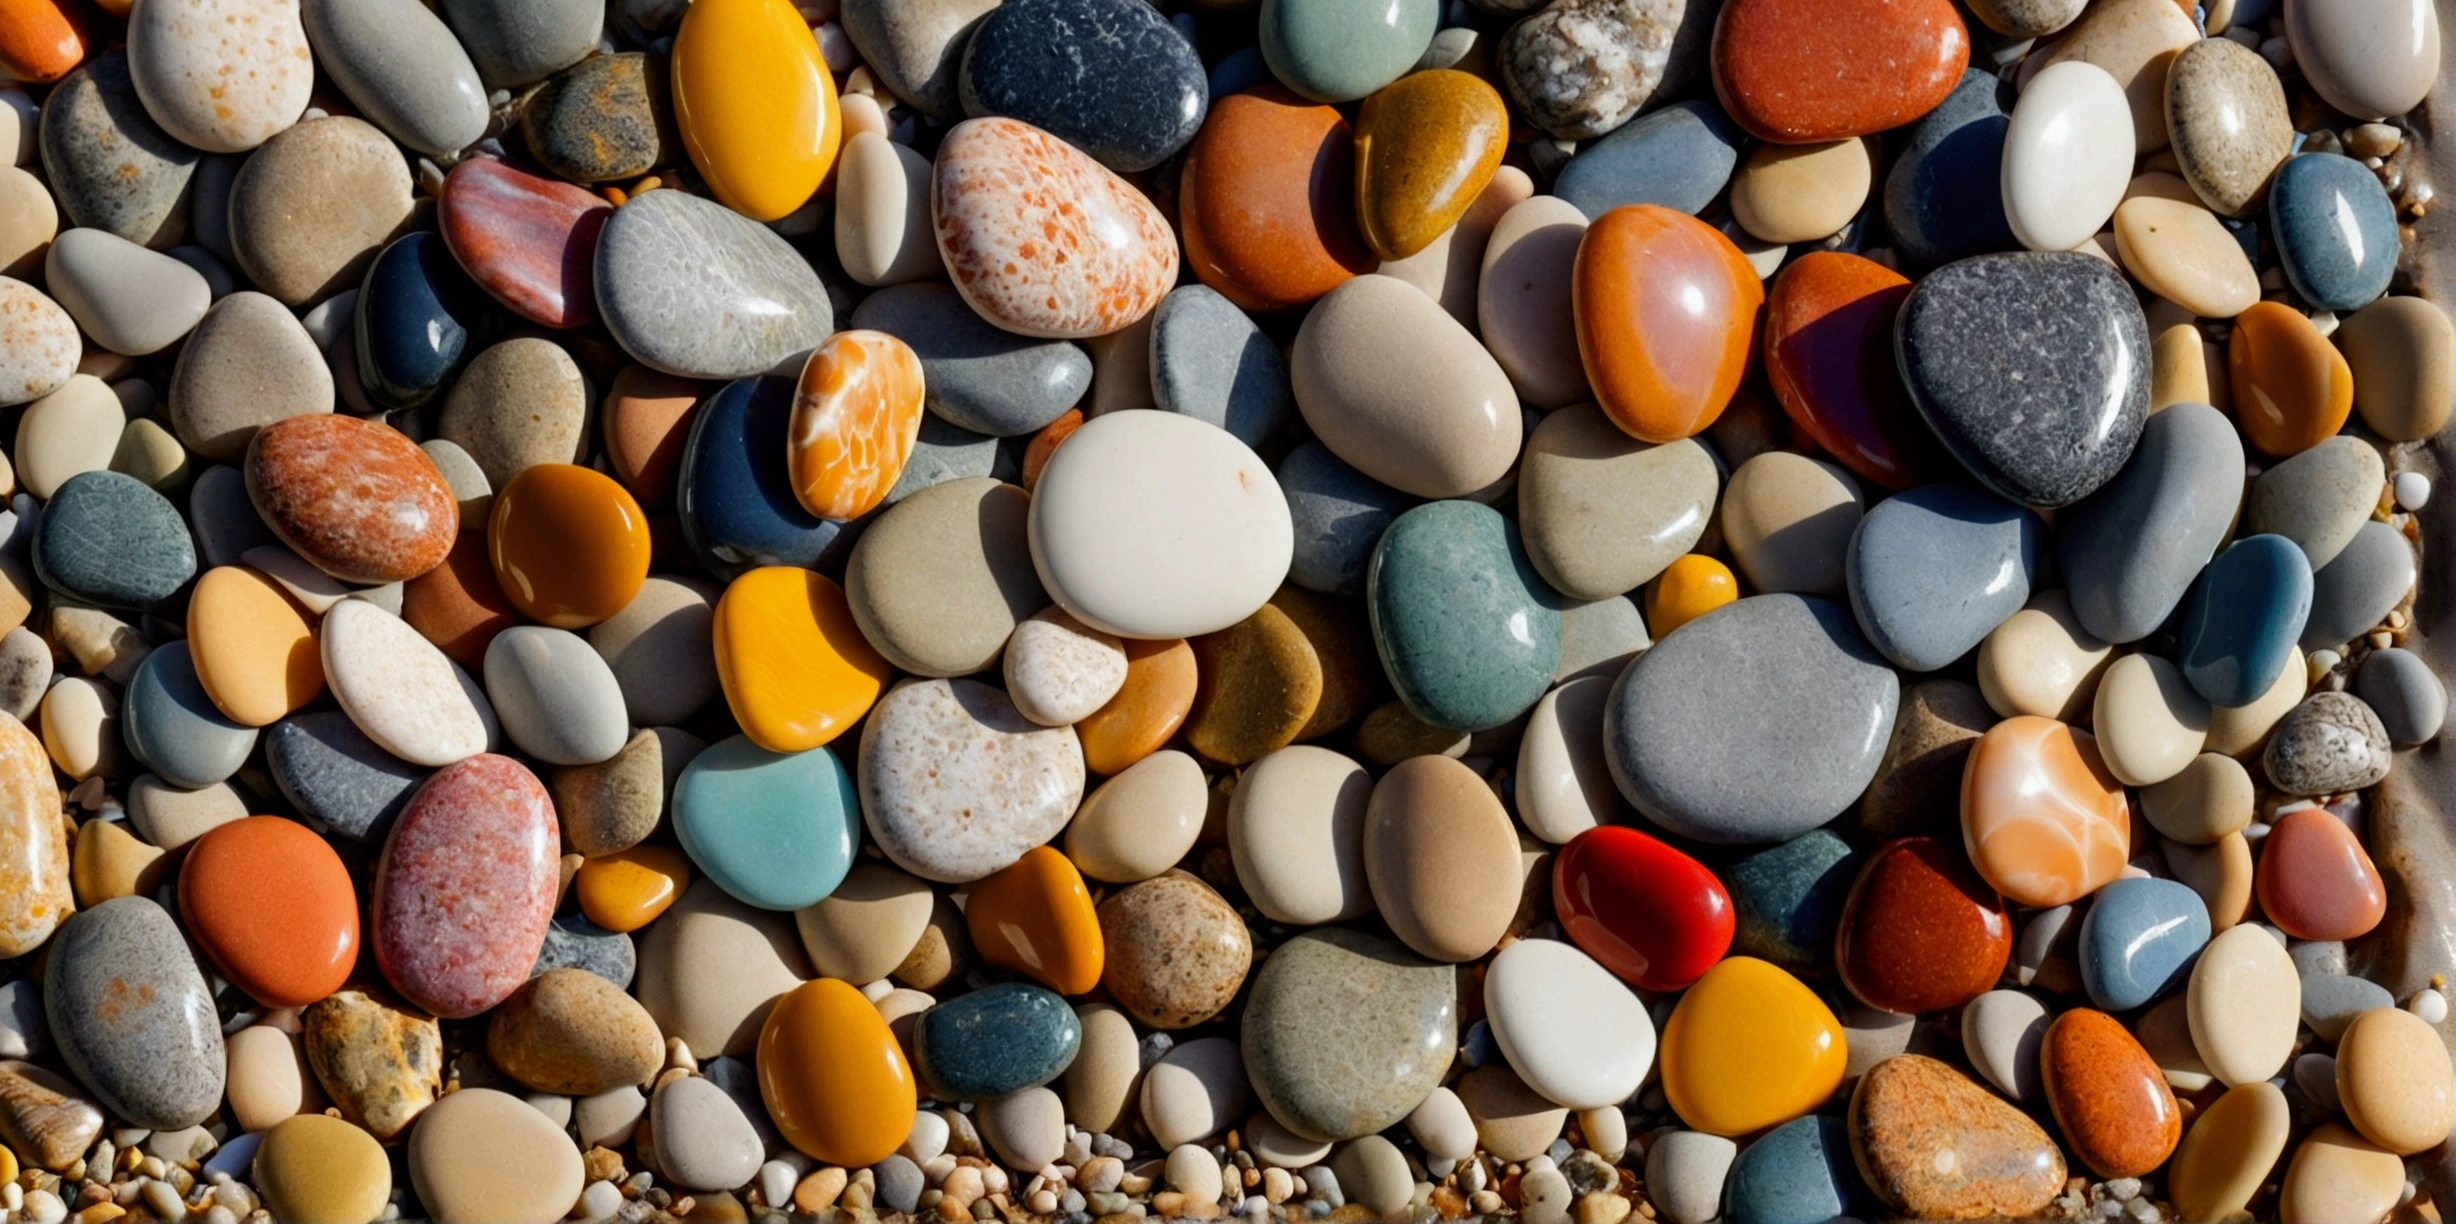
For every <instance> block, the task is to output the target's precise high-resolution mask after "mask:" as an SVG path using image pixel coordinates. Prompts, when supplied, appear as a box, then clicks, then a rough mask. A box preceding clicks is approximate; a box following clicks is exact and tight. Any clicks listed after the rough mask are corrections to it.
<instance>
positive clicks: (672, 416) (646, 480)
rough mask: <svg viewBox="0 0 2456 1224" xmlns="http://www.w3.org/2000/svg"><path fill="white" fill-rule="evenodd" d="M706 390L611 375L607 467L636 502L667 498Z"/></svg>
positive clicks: (631, 369) (632, 372)
mask: <svg viewBox="0 0 2456 1224" xmlns="http://www.w3.org/2000/svg"><path fill="white" fill-rule="evenodd" d="M591 62H592V63H593V62H595V61H591ZM708 394H709V389H708V387H707V386H706V384H703V383H699V382H696V381H693V380H691V379H686V378H676V377H674V376H673V375H671V374H665V373H660V372H658V371H656V370H651V369H649V368H647V367H646V366H640V365H632V364H628V363H626V364H625V365H624V366H623V368H622V369H621V370H620V371H618V372H617V373H616V374H615V375H614V381H613V385H612V386H611V387H610V388H608V390H607V391H606V395H605V402H604V405H603V408H602V411H601V414H600V417H601V419H600V421H599V427H600V432H601V434H602V436H603V437H602V440H603V442H604V445H605V456H606V469H607V471H608V472H609V473H610V474H611V475H612V476H613V477H614V478H615V479H616V480H619V481H621V482H622V485H623V487H624V488H626V489H629V490H631V495H632V496H634V497H636V498H638V499H639V500H640V504H641V505H643V506H656V507H660V508H661V507H664V506H666V505H667V504H669V503H670V502H672V500H673V496H674V484H675V471H676V469H677V468H679V467H680V466H681V463H682V451H683V447H684V445H685V444H686V442H687V441H688V439H689V438H690V433H691V422H692V420H693V419H694V417H695V415H696V414H697V412H698V410H699V406H700V403H701V402H702V400H704V399H705V398H706V397H707V395H708ZM473 462H474V460H473ZM492 491H493V485H492V484H491V483H489V484H487V486H486V492H487V493H489V494H491V493H492Z"/></svg>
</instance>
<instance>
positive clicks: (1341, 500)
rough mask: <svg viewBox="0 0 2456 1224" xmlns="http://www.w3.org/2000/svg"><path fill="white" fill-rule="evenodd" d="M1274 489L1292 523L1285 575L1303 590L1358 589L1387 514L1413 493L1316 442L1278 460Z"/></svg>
mask: <svg viewBox="0 0 2456 1224" xmlns="http://www.w3.org/2000/svg"><path fill="white" fill-rule="evenodd" d="M1279 491H1280V492H1281V493H1283V494H1286V495H1287V499H1288V517H1289V518H1290V519H1291V520H1293V521H1294V523H1295V526H1296V551H1295V555H1294V557H1293V559H1291V560H1290V562H1289V564H1288V581H1290V582H1293V583H1295V584H1296V585H1298V586H1300V587H1303V588H1305V589H1306V590H1308V591H1320V592H1321V593H1323V594H1325V595H1344V596H1349V597H1355V596H1361V595H1363V594H1364V574H1365V565H1366V563H1367V562H1369V561H1371V560H1372V559H1373V546H1374V545H1375V544H1378V543H1380V542H1381V537H1382V532H1383V531H1384V530H1386V529H1387V528H1388V527H1389V526H1390V522H1391V520H1392V519H1395V518H1397V517H1398V516H1399V515H1401V514H1404V513H1406V512H1407V511H1408V510H1409V509H1411V508H1413V507H1414V506H1415V505H1416V504H1417V503H1418V499H1417V498H1415V497H1414V496H1411V495H1409V494H1406V493H1401V492H1399V491H1398V490H1397V489H1393V488H1391V487H1390V486H1388V485H1385V484H1382V483H1380V482H1379V481H1376V480H1374V479H1373V478H1372V477H1370V476H1367V475H1365V474H1364V473H1362V472H1359V471H1357V470H1356V469H1354V468H1352V467H1349V466H1348V465H1347V461H1346V460H1343V459H1341V458H1339V457H1338V456H1337V455H1334V454H1331V453H1330V448H1329V447H1326V446H1324V445H1322V444H1321V443H1319V442H1306V443H1304V444H1303V445H1301V446H1298V447H1297V448H1296V449H1294V450H1292V451H1289V452H1288V457H1287V458H1285V459H1282V460H1280V461H1279Z"/></svg>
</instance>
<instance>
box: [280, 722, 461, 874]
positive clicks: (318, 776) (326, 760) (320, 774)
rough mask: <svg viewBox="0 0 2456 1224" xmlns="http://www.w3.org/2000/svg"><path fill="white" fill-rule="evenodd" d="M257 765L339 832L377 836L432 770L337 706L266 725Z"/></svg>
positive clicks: (294, 801)
mask: <svg viewBox="0 0 2456 1224" xmlns="http://www.w3.org/2000/svg"><path fill="white" fill-rule="evenodd" d="M264 767H265V772H267V773H270V774H272V775H273V784H274V785H275V786H276V787H278V788H280V790H281V793H282V797H283V798H285V799H288V800H289V801H290V806H292V807H295V808H297V809H298V810H299V814H300V815H302V816H305V817H307V818H308V819H309V820H311V821H313V822H314V823H316V824H320V825H322V826H324V827H325V828H327V829H330V830H332V831H333V832H335V833H339V834H341V835H342V836H343V837H348V838H351V839H354V840H357V841H362V842H377V843H380V842H382V841H383V840H384V835H385V834H386V833H388V832H390V831H391V829H392V818H393V817H394V816H397V815H399V814H400V812H401V806H402V805H403V804H406V803H408V802H409V797H410V796H411V795H413V794H415V793H417V790H418V787H419V785H420V784H421V783H423V782H425V781H426V779H427V775H429V774H431V773H433V772H435V771H433V770H431V769H428V768H426V767H425V766H422V765H412V764H410V763H409V762H407V761H404V760H402V759H401V758H399V757H396V756H394V755H392V754H391V753H389V752H386V751H384V750H383V749H382V748H379V747H377V746H376V743H375V741H374V740H371V739H368V738H367V735H366V732H363V731H360V730H359V729H358V724H356V723H354V722H351V721H350V716H349V715H347V714H344V713H341V712H340V711H338V710H325V711H321V712H319V713H314V714H294V715H292V716H290V717H288V718H285V719H283V720H281V721H280V722H277V723H274V724H273V725H272V726H270V727H267V728H266V729H265V732H264Z"/></svg>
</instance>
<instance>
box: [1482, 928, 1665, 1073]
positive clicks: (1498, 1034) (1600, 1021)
mask: <svg viewBox="0 0 2456 1224" xmlns="http://www.w3.org/2000/svg"><path fill="white" fill-rule="evenodd" d="M1484 1010H1485V1017H1486V1019H1487V1020H1488V1021H1489V1022H1490V1024H1491V1025H1492V1032H1493V1037H1494V1038H1495V1039H1496V1040H1497V1041H1499V1043H1500V1045H1501V1050H1502V1053H1503V1054H1504V1055H1505V1056H1507V1057H1508V1059H1509V1063H1510V1066H1512V1067H1513V1068H1516V1069H1517V1070H1518V1072H1519V1074H1520V1075H1521V1076H1524V1077H1526V1081H1527V1086H1528V1087H1530V1088H1533V1089H1534V1090H1535V1091H1536V1092H1537V1093H1539V1094H1541V1095H1543V1096H1544V1097H1546V1098H1549V1099H1550V1100H1552V1101H1554V1102H1555V1103H1557V1104H1560V1105H1564V1106H1567V1107H1569V1108H1571V1109H1589V1108H1600V1107H1603V1106H1607V1105H1617V1104H1618V1103H1619V1102H1621V1101H1624V1100H1626V1099H1628V1098H1629V1097H1630V1096H1632V1095H1634V1094H1635V1093H1636V1091H1637V1088H1638V1085H1639V1084H1640V1083H1641V1082H1643V1080H1644V1079H1645V1077H1646V1073H1647V1072H1648V1071H1649V1070H1651V1069H1652V1066H1653V1063H1654V1043H1653V1040H1652V1036H1653V1033H1654V1023H1653V1021H1652V1020H1651V1019H1650V1018H1648V1016H1647V1015H1646V1011H1645V1008H1644V1006H1643V1005H1642V1004H1640V1003H1639V1002H1638V1000H1637V996H1636V995H1634V994H1632V993H1631V992H1630V990H1629V988H1628V987H1627V986H1624V985H1622V984H1621V983H1620V981H1619V980H1618V979H1616V978H1614V977H1613V976H1612V975H1611V973H1610V972H1609V971H1607V970H1605V969H1604V968H1603V966H1601V965H1599V964H1597V963H1596V962H1595V961H1594V960H1593V959H1592V958H1591V957H1588V956H1587V955H1586V954H1585V953H1583V952H1580V951H1578V950H1577V949H1576V948H1575V947H1573V946H1571V945H1569V944H1566V943H1558V942H1554V941H1551V940H1541V939H1533V940H1521V941H1519V942H1518V943H1514V944H1511V945H1510V946H1509V947H1507V948H1505V949H1503V950H1502V951H1501V953H1500V955H1498V956H1496V957H1494V958H1493V962H1492V965H1491V966H1490V968H1489V969H1488V970H1487V971H1486V974H1485V978H1484ZM1606 1034H1608V1035H1609V1036H1608V1037H1607V1036H1606Z"/></svg>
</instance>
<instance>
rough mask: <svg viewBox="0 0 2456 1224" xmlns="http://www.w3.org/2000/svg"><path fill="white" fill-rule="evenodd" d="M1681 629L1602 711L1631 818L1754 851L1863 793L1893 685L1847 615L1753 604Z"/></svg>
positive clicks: (1814, 603) (1807, 606)
mask: <svg viewBox="0 0 2456 1224" xmlns="http://www.w3.org/2000/svg"><path fill="white" fill-rule="evenodd" d="M1682 628H1683V629H1684V630H1685V632H1681V633H1676V634H1674V635H1672V636H1670V637H1668V638H1665V639H1664V640H1663V641H1662V642H1660V643H1658V644H1657V645H1656V646H1655V647H1654V648H1653V649H1652V650H1649V651H1647V652H1646V653H1644V654H1642V655H1640V656H1638V660H1637V662H1635V663H1633V664H1631V665H1630V667H1629V670H1628V671H1627V672H1625V673H1623V675H1622V678H1621V680H1620V682H1619V684H1618V686H1617V687H1616V688H1615V690H1614V692H1613V694H1612V701H1611V705H1610V708H1609V712H1608V714H1607V715H1606V720H1605V724H1604V734H1605V742H1606V745H1607V747H1608V749H1609V752H1610V756H1609V760H1610V762H1611V766H1612V776H1613V778H1614V779H1615V780H1616V781H1618V783H1619V784H1620V789H1621V793H1622V794H1623V795H1625V796H1627V797H1628V798H1629V800H1630V802H1632V803H1634V804H1635V805H1636V806H1637V808H1638V810H1640V811H1641V812H1644V813H1646V814H1647V815H1648V816H1649V817H1650V818H1652V819H1654V820H1656V821H1658V822H1660V823H1661V824H1663V825H1664V827H1666V828H1668V829H1670V830H1672V831H1673V832H1676V833H1679V834H1681V835H1683V836H1688V837H1694V838H1697V839H1699V840H1701V841H1710V842H1718V843H1743V844H1745V843H1762V842H1772V841H1781V840H1785V839H1788V838H1790V837H1793V836H1796V835H1798V834H1800V833H1804V832H1806V831H1807V830H1809V829H1811V828H1814V827H1816V826H1817V825H1820V824H1823V823H1825V822H1826V821H1828V820H1831V819H1832V818H1833V817H1834V816H1836V815H1838V814H1839V813H1840V812H1841V811H1842V809H1843V808H1845V807H1846V806H1848V805H1849V803H1850V801H1851V800H1852V799H1854V798H1856V797H1857V796H1858V794H1859V793H1860V792H1861V791H1862V790H1864V789H1865V788H1866V786H1867V781H1868V779H1869V778H1870V777H1872V776H1873V775H1874V773H1875V771H1876V766H1877V765H1878V763H1879V760H1880V754H1881V753H1882V751H1883V745H1884V741H1885V739H1886V737H1887V734H1888V733H1889V732H1890V730H1891V727H1892V723H1893V717H1894V713H1895V708H1896V705H1897V703H1898V700H1899V696H1900V685H1899V683H1898V682H1897V681H1896V680H1895V678H1894V676H1893V673H1892V671H1891V669H1889V668H1887V667H1885V666H1884V664H1883V663H1882V661H1881V659H1880V657H1879V656H1878V655H1877V654H1876V653H1875V651H1874V650H1873V649H1872V648H1870V647H1869V646H1868V645H1867V643H1866V641H1865V640H1864V639H1863V638H1861V637H1860V636H1859V631H1858V630H1857V629H1856V628H1854V627H1853V626H1852V624H1851V622H1850V617H1849V615H1848V613H1846V612H1845V611H1844V610H1843V609H1842V608H1840V607H1838V606H1836V605H1834V604H1831V603H1828V602H1826V601H1824V600H1821V599H1815V598H1812V597H1805V596H1796V595H1781V596H1756V597H1752V598H1749V599H1743V600H1740V601H1739V602H1737V603H1734V604H1731V605H1728V606H1727V607H1726V608H1724V609H1720V610H1717V611H1716V612H1713V613H1709V614H1707V615H1706V616H1705V617H1703V618H1700V619H1699V620H1697V621H1693V622H1691V623H1690V624H1688V625H1685V626H1683V627H1682ZM1742 643H1746V645H1745V646H1744V647H1743V646H1742V645H1741V644H1742ZM1735 659H1737V660H1743V662H1742V663H1741V664H1740V665H1738V666H1736V667H1735V666H1734V663H1733V661H1734V660H1735ZM1699 692H1713V693H1716V694H1717V695H1718V700H1717V701H1716V702H1715V703H1714V704H1713V707H1712V708H1711V716H1710V717H1701V716H1700V711H1698V710H1697V708H1696V707H1695V705H1694V703H1693V702H1692V701H1691V700H1690V698H1691V695H1693V694H1695V693H1699ZM1871 726H1872V727H1873V728H1875V730H1874V731H1873V732H1855V731H1850V730H1848V728H1853V727H1871ZM1811 742H1814V743H1818V744H1821V745H1822V747H1820V748H1819V749H1818V750H1816V751H1814V752H1810V751H1807V750H1806V749H1805V748H1804V745H1805V744H1808V743H1811ZM1777 744H1780V745H1783V747H1775V745H1777ZM1776 762H1780V766H1779V767H1777V766H1776Z"/></svg>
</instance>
